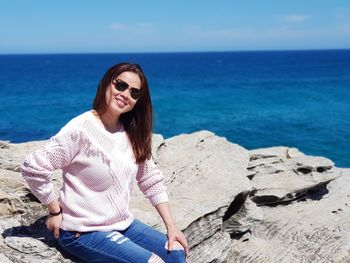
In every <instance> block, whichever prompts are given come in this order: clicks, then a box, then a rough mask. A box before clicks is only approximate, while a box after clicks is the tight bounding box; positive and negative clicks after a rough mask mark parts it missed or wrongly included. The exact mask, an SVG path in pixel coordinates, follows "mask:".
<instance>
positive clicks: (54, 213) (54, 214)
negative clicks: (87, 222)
mask: <svg viewBox="0 0 350 263" xmlns="http://www.w3.org/2000/svg"><path fill="white" fill-rule="evenodd" d="M60 214H62V207H59V211H57V212H53V211H50V210H49V215H50V216H58V215H60Z"/></svg>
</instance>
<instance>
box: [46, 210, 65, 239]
mask: <svg viewBox="0 0 350 263" xmlns="http://www.w3.org/2000/svg"><path fill="white" fill-rule="evenodd" d="M61 223H62V214H59V215H57V216H51V215H48V216H47V218H46V222H45V224H46V227H47V229H49V230H50V231H51V232H52V233H53V236H54V237H55V238H56V239H57V238H58V237H59V235H60V226H61Z"/></svg>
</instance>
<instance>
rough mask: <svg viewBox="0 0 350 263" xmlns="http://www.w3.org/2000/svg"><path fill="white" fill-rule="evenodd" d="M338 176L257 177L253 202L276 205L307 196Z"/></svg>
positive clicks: (254, 184)
mask: <svg viewBox="0 0 350 263" xmlns="http://www.w3.org/2000/svg"><path fill="white" fill-rule="evenodd" d="M336 178H337V175H323V174H314V175H313V176H309V175H307V176H305V175H297V174H295V173H294V172H291V171H288V172H280V173H275V174H265V175H261V176H255V177H254V178H253V179H252V185H253V187H254V188H255V189H256V191H254V192H253V193H252V196H251V200H253V201H254V202H255V203H257V204H258V205H276V204H279V203H284V202H290V201H293V200H295V199H298V198H301V197H304V196H306V195H307V194H308V193H310V192H311V191H315V190H317V189H318V188H320V187H322V186H324V185H326V184H327V183H329V182H330V181H332V180H334V179H336Z"/></svg>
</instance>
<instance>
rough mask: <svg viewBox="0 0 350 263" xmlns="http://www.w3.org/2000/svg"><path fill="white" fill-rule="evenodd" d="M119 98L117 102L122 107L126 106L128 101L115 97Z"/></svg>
mask: <svg viewBox="0 0 350 263" xmlns="http://www.w3.org/2000/svg"><path fill="white" fill-rule="evenodd" d="M115 99H116V100H117V104H118V105H119V106H120V107H125V106H126V104H127V103H126V102H125V101H124V100H122V99H120V98H115Z"/></svg>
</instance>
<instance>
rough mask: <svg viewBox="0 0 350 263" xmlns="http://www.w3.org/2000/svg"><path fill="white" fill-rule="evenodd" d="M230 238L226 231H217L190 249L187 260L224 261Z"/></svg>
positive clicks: (217, 262)
mask: <svg viewBox="0 0 350 263" xmlns="http://www.w3.org/2000/svg"><path fill="white" fill-rule="evenodd" d="M230 247H231V238H230V235H229V234H228V233H225V232H222V231H219V232H216V233H215V234H214V235H213V236H211V237H210V238H209V239H207V240H204V241H203V242H202V243H201V245H200V246H196V247H194V248H193V249H192V250H191V256H190V258H189V259H188V261H189V262H215V263H219V262H224V260H225V259H226V258H227V255H228V253H229V252H230Z"/></svg>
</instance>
